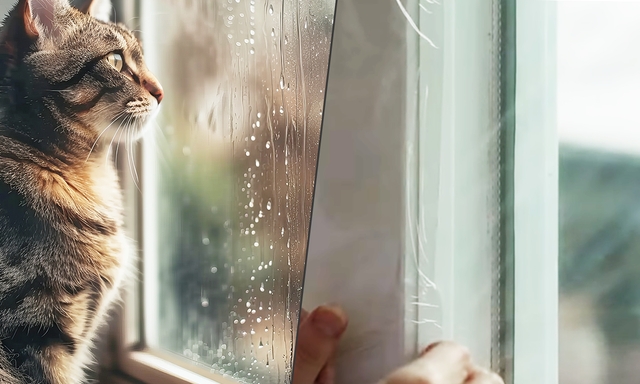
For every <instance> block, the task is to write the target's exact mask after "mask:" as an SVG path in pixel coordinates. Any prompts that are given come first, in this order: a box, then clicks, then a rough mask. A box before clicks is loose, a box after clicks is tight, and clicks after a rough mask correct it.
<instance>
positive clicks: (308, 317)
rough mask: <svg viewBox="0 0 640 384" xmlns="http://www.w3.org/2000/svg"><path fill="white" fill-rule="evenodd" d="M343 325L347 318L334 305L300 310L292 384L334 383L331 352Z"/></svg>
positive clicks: (342, 330) (342, 332) (339, 336)
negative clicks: (309, 310)
mask: <svg viewBox="0 0 640 384" xmlns="http://www.w3.org/2000/svg"><path fill="white" fill-rule="evenodd" d="M347 323H348V320H347V315H346V314H345V313H344V312H343V311H342V309H340V308H338V307H335V306H320V307H318V308H316V309H315V310H313V311H312V312H311V313H308V312H307V311H305V310H304V309H303V310H302V313H301V314H300V326H299V328H298V336H297V341H296V350H295V362H294V364H293V366H294V369H293V383H292V384H334V382H335V363H334V358H335V353H336V349H337V348H338V343H339V341H340V338H341V337H342V335H343V334H344V331H345V330H346V329H347Z"/></svg>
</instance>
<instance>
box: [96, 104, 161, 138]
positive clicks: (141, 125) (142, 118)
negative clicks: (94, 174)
mask: <svg viewBox="0 0 640 384" xmlns="http://www.w3.org/2000/svg"><path fill="white" fill-rule="evenodd" d="M158 109H159V105H158V102H157V101H156V99H153V98H150V99H143V98H139V99H134V100H131V101H129V102H128V103H127V104H126V106H125V108H124V110H123V111H121V112H120V113H119V114H118V115H117V117H116V118H115V119H113V120H112V121H111V122H109V124H108V125H107V126H106V127H105V128H103V133H102V139H103V140H107V141H108V142H111V143H124V142H131V141H137V140H139V139H140V138H141V137H142V136H143V135H144V134H145V133H146V132H147V131H148V129H147V128H148V127H149V126H150V125H152V122H153V119H154V118H155V117H156V115H157V113H158Z"/></svg>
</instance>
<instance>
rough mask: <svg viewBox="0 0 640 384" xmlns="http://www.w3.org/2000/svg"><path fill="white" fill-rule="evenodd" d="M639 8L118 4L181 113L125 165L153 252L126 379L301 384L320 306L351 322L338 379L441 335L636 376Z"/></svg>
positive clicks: (404, 2) (125, 337)
mask: <svg viewBox="0 0 640 384" xmlns="http://www.w3.org/2000/svg"><path fill="white" fill-rule="evenodd" d="M334 12H335V14H336V21H335V30H334V25H333V20H334ZM638 12H640V3H638V2H613V1H609V2H589V1H563V2H552V1H531V0H492V1H481V0H448V1H447V0H443V1H441V0H395V1H394V0H377V1H372V0H338V1H337V4H336V2H335V1H333V0H324V1H323V0H307V1H300V2H295V1H289V0H284V1H270V0H235V1H233V0H209V1H205V0H199V1H196V0H191V1H187V0H172V1H170V0H163V1H160V2H157V0H144V1H139V2H136V1H126V0H125V1H122V2H120V3H119V8H118V14H120V15H121V16H120V18H121V19H125V20H133V21H132V23H133V27H134V28H141V31H142V35H143V37H144V39H145V40H144V44H145V49H146V52H147V58H148V60H149V64H150V67H151V68H152V70H154V71H155V72H156V73H157V74H158V76H159V77H160V79H161V80H163V83H164V85H165V87H166V88H167V99H166V103H164V105H163V107H162V113H161V116H160V119H159V120H158V122H157V123H158V125H159V127H158V128H157V129H156V130H155V134H154V135H153V136H151V137H150V138H148V139H147V140H145V141H144V143H143V145H142V147H141V148H138V149H139V151H136V152H134V154H137V157H135V158H134V159H133V160H136V161H135V162H136V165H137V167H136V168H132V167H130V166H129V165H130V163H132V162H133V161H131V160H132V159H129V160H128V159H126V158H125V157H126V156H123V158H122V159H121V168H122V171H123V177H124V178H125V181H126V184H127V199H128V201H129V202H131V211H130V213H131V214H130V216H129V219H130V221H131V228H132V229H133V230H134V234H135V236H136V237H137V238H138V239H139V240H141V241H142V242H141V244H142V252H141V254H142V256H143V257H142V262H141V265H140V274H141V279H140V280H141V284H139V286H138V288H139V289H138V290H137V292H133V293H132V295H131V296H130V297H128V298H127V300H126V304H125V307H124V308H125V310H124V314H123V316H121V317H120V319H121V320H122V321H121V323H119V324H120V325H121V328H117V329H116V331H115V332H114V334H115V335H116V336H117V340H116V342H117V344H116V345H117V347H118V348H119V349H118V351H117V354H116V355H117V366H118V367H119V369H120V370H122V371H124V372H125V373H127V374H129V375H130V376H133V377H135V378H136V379H138V380H141V381H143V382H145V383H152V382H169V383H173V382H176V383H191V382H198V383H200V382H202V383H204V382H205V381H204V380H205V379H204V378H205V377H207V378H208V380H210V381H209V382H211V383H222V384H226V383H237V382H259V383H269V382H278V383H279V382H285V381H286V379H287V378H288V377H289V375H290V369H291V359H292V357H293V349H292V346H293V341H294V339H295V330H296V324H297V317H298V316H297V313H298V312H297V311H298V305H299V304H300V300H301V299H302V301H303V306H305V307H308V308H311V307H314V306H316V305H318V304H321V303H323V302H328V301H332V302H335V301H337V302H338V303H339V304H341V305H343V306H344V307H345V308H346V309H347V311H348V313H349V315H350V318H351V321H350V328H349V330H348V332H347V334H346V338H345V340H344V342H343V344H342V346H341V350H340V357H339V361H338V380H339V381H338V382H339V383H356V382H357V383H374V382H376V381H377V380H379V379H380V378H381V377H382V376H384V375H385V374H387V373H388V372H389V371H391V370H392V369H394V368H396V367H397V366H399V365H401V364H403V363H404V362H405V361H406V360H407V359H409V358H411V357H412V356H414V355H415V353H416V352H417V351H418V348H420V347H422V346H424V345H426V344H428V343H429V342H431V341H434V340H436V339H442V338H449V339H456V340H458V341H460V342H462V343H464V344H466V345H468V346H469V347H470V348H471V350H472V352H473V354H474V356H475V357H476V359H477V360H478V361H479V363H481V364H484V365H491V366H492V368H493V369H495V370H498V371H499V372H500V373H502V374H503V375H504V377H505V379H506V382H507V383H509V384H529V383H531V384H533V383H545V384H557V383H558V384H574V383H575V384H578V383H580V384H604V383H611V382H615V383H616V384H625V383H632V382H634V378H635V377H637V376H638V374H640V372H637V368H636V367H637V364H636V363H635V359H636V357H637V356H638V355H639V351H640V336H639V335H640V332H639V329H638V327H637V324H638V323H639V322H638V315H637V313H638V305H639V303H640V300H639V299H638V298H639V297H640V295H638V292H639V286H638V283H637V282H638V281H640V275H639V274H638V271H640V268H639V266H640V264H638V262H637V261H636V259H638V258H637V257H636V253H638V250H639V249H640V248H638V247H640V245H639V244H636V243H637V241H636V240H635V239H636V238H637V237H638V236H636V234H637V232H638V231H637V230H638V225H637V222H638V221H637V215H636V211H637V209H636V208H637V207H638V204H637V203H636V199H637V198H638V197H637V196H640V194H639V193H638V192H640V184H639V182H637V181H636V179H638V176H640V161H639V158H638V148H639V146H638V144H636V142H637V141H638V140H636V135H635V133H634V130H633V127H634V123H636V120H637V117H636V115H635V114H634V113H633V112H632V111H633V109H632V105H633V103H634V102H635V100H636V99H637V98H636V97H635V96H636V93H637V91H636V89H640V87H638V84H636V83H637V81H636V80H637V79H636V76H635V74H634V72H633V69H635V67H634V64H636V61H637V57H636V56H635V54H634V52H635V50H634V49H633V47H634V45H633V44H632V43H631V39H632V38H634V37H635V36H636V33H635V29H633V28H635V24H636V23H634V22H633V21H634V20H637V16H638V14H637V13H638ZM137 16H140V18H138V17H137ZM138 21H139V22H140V26H137V25H136V23H137V22H138ZM334 34H335V36H334ZM332 38H333V44H332V43H331V41H332ZM627 39H628V40H629V41H627ZM330 52H331V66H330V67H328V61H329V53H330ZM327 71H328V72H327ZM327 73H328V74H327ZM327 81H328V83H327V84H328V85H327V88H326V92H325V82H327ZM325 93H326V94H327V99H326V105H325V106H324V107H323V105H324V104H323V103H324V94H325ZM171 95H173V98H171V97H172V96H171ZM323 119H324V122H323ZM321 124H322V140H321V142H322V144H321V146H320V154H319V157H318V158H316V155H317V154H318V145H319V142H320V128H321ZM127 160H128V161H127ZM316 161H318V162H317V172H318V173H317V180H316V181H315V184H314V180H315V179H314V177H315V172H316ZM314 186H317V187H316V188H315V192H313V191H314ZM314 193H315V198H314V199H312V198H313V194H314ZM312 205H313V214H311V209H312ZM310 219H311V226H310V237H309V240H308V243H309V251H308V257H307V262H306V268H307V270H306V273H304V272H303V270H304V268H305V262H304V261H305V251H306V244H307V230H308V229H309V227H308V224H307V223H308V222H309V220H310ZM136 231H137V232H136ZM303 273H304V274H303ZM303 276H304V293H303V295H301V293H302V288H303ZM301 296H303V297H301ZM254 311H255V312H254Z"/></svg>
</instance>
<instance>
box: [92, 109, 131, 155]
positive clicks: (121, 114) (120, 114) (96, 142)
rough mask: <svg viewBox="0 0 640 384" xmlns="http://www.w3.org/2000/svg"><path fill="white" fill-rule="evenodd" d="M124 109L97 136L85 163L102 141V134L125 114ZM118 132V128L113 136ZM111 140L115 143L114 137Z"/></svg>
mask: <svg viewBox="0 0 640 384" xmlns="http://www.w3.org/2000/svg"><path fill="white" fill-rule="evenodd" d="M124 113H125V112H124V111H123V112H120V113H118V114H117V115H116V117H114V118H113V120H112V121H111V123H109V125H107V126H106V128H105V129H103V130H102V132H100V134H99V135H98V137H97V138H96V140H95V141H94V142H93V145H92V146H91V149H90V150H89V154H88V155H87V158H86V160H85V161H84V162H85V163H86V162H87V161H89V158H91V154H92V153H93V150H94V149H95V148H96V145H97V144H98V142H99V141H100V138H101V137H102V135H104V134H105V132H107V130H108V129H109V128H111V126H112V125H113V124H114V123H115V122H116V121H118V120H119V119H120V118H121V117H122V116H123V115H124ZM118 129H120V127H118ZM117 133H118V131H117V130H116V132H115V134H114V135H113V137H114V138H115V135H116V134H117ZM111 142H112V143H113V138H112V139H111ZM109 148H111V144H109Z"/></svg>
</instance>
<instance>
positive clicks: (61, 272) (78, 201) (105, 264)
mask: <svg viewBox="0 0 640 384" xmlns="http://www.w3.org/2000/svg"><path fill="white" fill-rule="evenodd" d="M45 160H46V159H44V160H43V158H38V156H34V154H33V153H32V151H31V150H30V149H29V148H25V147H22V146H20V145H16V144H15V143H12V142H11V141H10V140H0V232H2V236H1V237H2V241H1V242H0V336H8V335H10V334H14V335H15V334H18V336H19V337H17V338H16V337H14V338H13V340H12V341H10V342H9V343H6V342H5V346H7V347H9V348H10V350H18V349H20V348H25V346H26V345H27V344H29V343H30V344H33V343H37V342H38V341H37V340H36V341H34V340H32V338H31V337H30V336H29V335H30V334H33V333H34V332H35V331H34V329H43V330H44V331H43V332H44V333H43V335H44V334H47V335H50V334H51V331H47V330H55V332H56V335H57V336H56V337H58V338H59V340H58V342H53V343H52V345H47V346H45V345H42V346H40V347H38V348H46V349H48V350H52V351H53V350H55V351H57V352H55V353H56V354H57V355H58V356H59V359H60V361H61V362H63V363H64V364H62V363H61V364H60V365H61V366H62V369H61V368H60V366H58V367H57V368H56V369H55V370H52V371H51V372H50V374H49V375H50V377H52V378H53V382H56V383H58V382H59V383H62V382H64V383H76V382H80V381H81V380H82V379H81V378H82V375H83V374H82V368H83V366H85V365H86V364H87V363H88V362H89V349H90V346H91V342H92V339H93V337H94V336H95V334H96V330H97V328H98V326H99V325H100V324H101V323H103V322H104V320H105V318H106V312H107V310H108V309H109V308H110V304H111V303H112V302H113V301H114V300H115V299H116V298H117V297H118V295H119V291H120V290H121V288H122V283H123V281H124V280H125V279H124V276H125V274H126V272H128V271H130V268H129V266H130V260H131V257H130V256H131V255H130V248H129V245H128V239H127V238H126V236H125V233H124V228H123V205H122V192H121V189H120V185H119V181H118V177H117V172H116V170H115V168H114V166H113V165H112V164H111V161H110V160H108V159H106V157H105V156H95V157H94V158H91V159H89V160H87V161H86V162H80V163H77V164H75V165H74V166H67V165H64V164H59V163H58V164H55V163H51V162H47V161H45ZM25 287H28V288H29V289H28V290H25ZM14 292H24V293H20V295H19V296H16V295H15V294H14ZM10 302H11V304H10V305H9V303H10ZM3 305H4V306H6V308H5V307H3ZM14 318H15V319H20V322H22V323H25V322H26V323H28V324H31V325H30V326H29V327H28V328H26V329H24V327H23V326H21V325H20V324H18V323H16V324H12V323H11V321H10V320H8V319H14ZM16 329H17V330H18V331H16ZM20 332H24V333H25V336H24V337H23V336H20ZM35 333H37V332H35ZM4 334H6V335H4ZM47 342H48V343H51V340H49V341H47ZM11 343H13V344H11ZM23 343H24V344H23ZM69 346H71V347H69ZM56 348H57V349H56ZM36 349H37V348H36ZM1 353H2V351H0V365H2V364H1V358H2V356H1ZM57 358H58V357H57ZM57 375H60V376H59V379H55V377H56V376H57Z"/></svg>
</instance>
